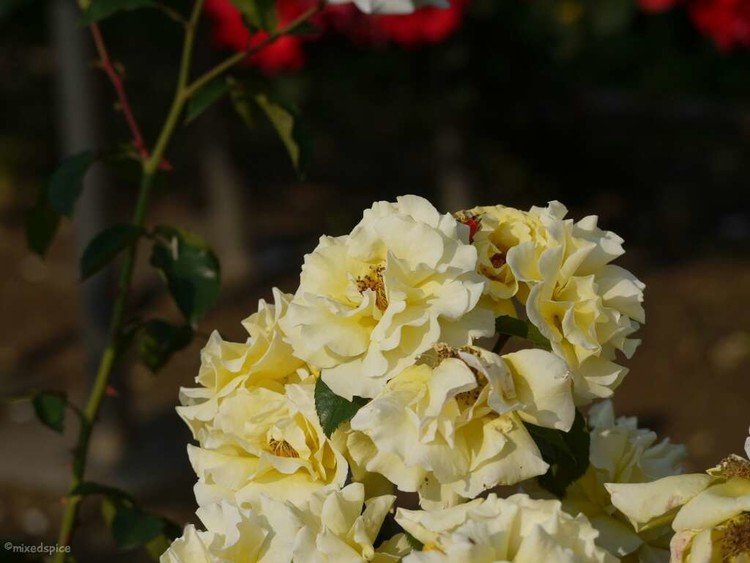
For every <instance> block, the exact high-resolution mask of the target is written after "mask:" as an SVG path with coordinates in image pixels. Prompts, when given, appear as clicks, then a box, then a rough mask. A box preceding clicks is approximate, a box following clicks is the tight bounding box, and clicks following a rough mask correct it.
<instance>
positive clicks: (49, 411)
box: [31, 391, 68, 433]
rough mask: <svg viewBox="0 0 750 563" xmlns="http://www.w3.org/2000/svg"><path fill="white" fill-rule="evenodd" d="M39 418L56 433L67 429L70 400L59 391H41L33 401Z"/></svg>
mask: <svg viewBox="0 0 750 563" xmlns="http://www.w3.org/2000/svg"><path fill="white" fill-rule="evenodd" d="M31 403H32V404H33V405H34V412H35V413H36V416H37V418H38V419H39V420H40V421H41V422H42V424H44V425H45V426H48V427H49V428H51V429H52V430H54V431H55V432H60V433H62V431H63V430H64V429H65V408H66V407H67V404H68V399H67V397H66V395H65V393H62V392H59V391H40V392H38V393H36V394H35V395H34V397H33V398H32V400H31Z"/></svg>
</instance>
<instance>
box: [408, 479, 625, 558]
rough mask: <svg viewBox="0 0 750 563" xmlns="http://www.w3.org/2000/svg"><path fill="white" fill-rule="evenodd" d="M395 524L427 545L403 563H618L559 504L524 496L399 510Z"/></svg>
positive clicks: (579, 518) (590, 530) (578, 518)
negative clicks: (537, 562)
mask: <svg viewBox="0 0 750 563" xmlns="http://www.w3.org/2000/svg"><path fill="white" fill-rule="evenodd" d="M396 521H397V522H398V523H399V524H400V525H401V526H402V527H403V528H404V529H405V530H406V531H407V532H409V533H410V534H411V535H412V536H414V537H415V538H417V539H418V540H419V541H420V542H422V543H423V544H424V548H423V551H414V552H412V553H411V554H410V555H408V556H407V557H406V558H404V563H417V562H425V563H439V562H453V561H467V562H469V561H470V562H471V563H485V562H486V563H491V562H495V561H509V562H512V561H517V562H526V561H528V562H532V561H555V562H557V563H587V562H607V563H610V562H614V561H616V559H615V558H614V557H612V556H611V555H610V554H608V553H607V552H606V551H605V550H603V549H602V548H600V547H598V546H597V545H596V544H595V543H594V540H595V538H596V536H597V532H596V530H594V528H593V527H592V526H591V524H589V521H588V520H587V519H586V517H585V516H583V515H579V516H576V517H573V516H571V515H569V514H567V513H566V512H564V511H563V510H562V509H561V507H560V502H559V501H554V500H532V499H530V498H529V497H528V496H526V495H521V494H518V495H513V496H511V497H509V498H507V499H502V498H498V497H497V496H496V495H495V494H494V493H492V494H490V495H489V496H488V497H487V498H486V499H476V500H473V501H470V502H467V503H465V504H460V505H458V506H455V507H453V508H447V509H443V510H438V511H432V512H422V511H413V510H404V509H398V511H397V512H396Z"/></svg>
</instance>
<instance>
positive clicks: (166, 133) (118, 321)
mask: <svg viewBox="0 0 750 563" xmlns="http://www.w3.org/2000/svg"><path fill="white" fill-rule="evenodd" d="M203 2H204V0H196V2H195V4H194V6H193V13H192V15H191V17H190V21H189V22H188V25H187V27H186V31H185V41H184V44H183V51H182V58H181V61H180V70H179V72H178V77H177V88H176V92H175V96H174V100H173V101H172V106H171V107H170V110H169V114H168V115H167V119H166V121H165V122H164V126H163V127H162V130H161V133H160V134H159V137H158V139H157V141H156V144H155V145H154V150H153V152H152V153H151V155H150V157H149V158H148V159H147V160H146V161H145V162H144V163H143V174H142V177H141V186H140V190H139V192H138V200H137V202H136V205H135V210H134V212H133V219H132V223H133V225H135V226H138V227H143V226H144V224H145V222H146V212H147V211H148V203H149V200H150V196H151V188H152V186H153V184H154V178H155V175H156V171H157V170H158V168H159V164H160V163H161V162H162V160H163V158H164V153H165V151H166V149H167V146H168V145H169V141H170V139H171V137H172V134H173V133H174V130H175V127H176V126H177V123H178V122H179V118H180V115H181V113H182V110H183V108H184V106H185V102H186V101H187V99H188V98H187V96H185V86H186V85H187V81H188V79H189V74H190V65H191V63H192V55H193V45H194V43H195V31H196V29H197V27H198V20H199V18H200V15H201V11H202V9H203ZM137 255H138V241H136V242H134V243H133V245H132V246H131V247H130V248H129V249H128V253H127V255H126V257H125V260H124V262H123V265H122V269H121V270H120V278H119V282H118V287H117V297H116V299H115V303H114V306H113V308H112V318H111V320H110V325H109V326H110V328H109V338H108V341H107V346H106V348H105V349H104V353H103V354H102V357H101V360H100V362H99V368H98V369H97V372H96V377H95V378H94V385H93V387H92V389H91V394H90V395H89V398H88V401H87V402H86V407H85V408H84V410H83V416H82V417H81V422H80V429H79V432H78V442H77V444H76V447H75V450H74V457H73V470H72V475H71V479H70V487H69V489H68V491H69V496H68V497H67V499H66V501H67V502H66V504H65V509H64V512H63V517H62V521H61V524H60V533H59V535H58V540H57V545H58V547H60V548H62V547H64V546H68V545H70V542H71V539H72V536H73V532H74V531H75V527H76V520H77V518H78V510H79V507H80V504H81V500H82V499H81V497H80V496H74V495H70V493H72V492H73V491H74V490H75V488H76V487H77V486H78V485H79V484H80V483H81V482H82V481H83V479H84V476H85V473H86V463H87V461H88V452H89V443H90V438H91V433H92V431H93V429H94V425H95V424H96V420H97V416H98V414H99V408H100V407H101V404H102V399H103V398H104V395H105V392H106V390H107V386H108V385H109V379H110V376H111V374H112V369H113V367H114V364H115V360H116V359H117V355H118V348H117V347H118V341H119V336H120V332H121V331H122V324H123V320H124V317H125V305H126V303H127V297H128V294H129V293H130V286H131V283H132V281H133V270H134V268H135V262H136V258H137ZM65 558H66V553H64V552H63V551H57V552H56V553H55V557H54V559H53V561H54V562H55V563H64V561H65Z"/></svg>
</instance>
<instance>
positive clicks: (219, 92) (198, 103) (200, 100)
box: [185, 78, 229, 124]
mask: <svg viewBox="0 0 750 563" xmlns="http://www.w3.org/2000/svg"><path fill="white" fill-rule="evenodd" d="M228 91H229V86H228V84H227V82H226V80H223V79H220V78H217V79H216V80H212V81H211V82H209V83H208V84H206V85H205V86H204V87H203V88H201V89H200V90H198V91H197V92H196V93H195V94H193V95H192V96H191V97H190V101H189V102H188V106H187V115H186V117H185V123H186V124H187V123H190V122H191V121H193V120H194V119H195V118H196V117H198V116H199V115H201V114H202V113H203V112H204V111H206V110H207V109H208V108H209V107H211V106H212V105H213V104H215V103H216V102H218V101H219V100H220V99H221V98H223V97H224V95H226V93H227V92H228Z"/></svg>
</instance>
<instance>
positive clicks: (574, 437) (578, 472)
mask: <svg viewBox="0 0 750 563" xmlns="http://www.w3.org/2000/svg"><path fill="white" fill-rule="evenodd" d="M526 428H527V430H528V431H529V434H531V437H532V438H533V439H534V442H536V445H537V447H538V448H539V451H540V452H541V454H542V458H543V459H544V461H546V462H547V463H548V464H549V466H550V467H549V469H548V470H547V473H545V474H544V475H541V476H539V477H537V480H538V481H539V484H540V485H541V486H542V487H544V488H545V489H547V490H548V491H549V492H551V493H552V494H554V495H556V496H557V497H559V498H562V497H563V496H565V491H566V490H567V488H568V486H569V485H570V484H571V483H573V482H574V481H576V480H577V479H578V478H580V477H581V476H582V475H583V474H584V473H586V470H587V469H588V466H589V452H590V448H591V436H590V435H589V432H588V429H587V428H586V420H585V419H584V418H583V415H582V414H581V413H580V412H579V411H577V410H576V417H575V420H574V421H573V426H571V428H570V430H569V431H568V432H563V431H562V430H554V429H551V428H542V427H541V426H536V425H534V424H529V423H526Z"/></svg>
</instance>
